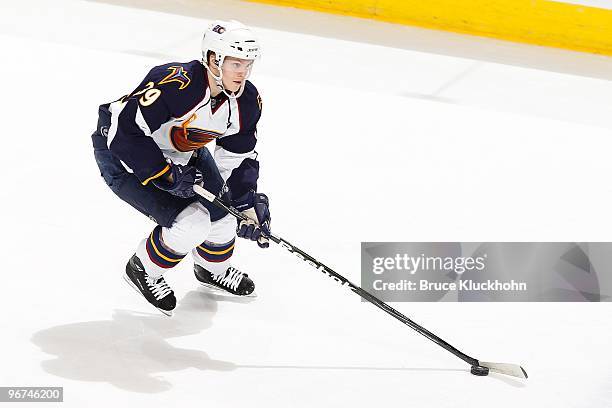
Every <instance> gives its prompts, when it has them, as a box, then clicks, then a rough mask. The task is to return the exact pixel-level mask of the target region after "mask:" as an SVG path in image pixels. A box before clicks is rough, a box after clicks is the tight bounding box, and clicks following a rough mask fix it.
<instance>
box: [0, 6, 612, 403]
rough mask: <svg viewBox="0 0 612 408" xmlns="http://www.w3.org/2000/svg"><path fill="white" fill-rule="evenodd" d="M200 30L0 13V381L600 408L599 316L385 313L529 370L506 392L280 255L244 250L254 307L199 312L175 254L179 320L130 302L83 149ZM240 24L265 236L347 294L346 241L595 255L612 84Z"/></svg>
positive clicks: (510, 308)
mask: <svg viewBox="0 0 612 408" xmlns="http://www.w3.org/2000/svg"><path fill="white" fill-rule="evenodd" d="M168 3H171V2H168ZM191 3H193V1H192V2H191ZM206 3H209V4H210V3H214V2H212V1H207V2H206ZM229 3H231V2H229V1H228V2H227V4H229ZM234 3H235V2H234ZM224 4H225V3H224ZM223 7H225V6H222V5H221V2H219V8H218V9H211V16H210V17H211V18H213V17H215V14H214V13H213V11H212V10H214V12H217V11H219V10H220V11H222V10H224V9H223ZM245 7H247V6H245ZM248 7H259V6H253V5H249V6H248ZM261 7H262V8H263V10H270V9H269V8H265V6H261ZM283 12H284V11H283ZM291 15H292V16H293V17H292V18H295V16H296V15H302V16H304V18H309V16H312V14H310V13H303V14H299V13H298V14H295V13H294V14H291ZM326 18H327V17H326ZM337 21H340V18H339V17H329V18H328V22H329V24H332V23H335V22H337ZM355 21H359V24H362V25H363V27H364V30H374V29H377V28H378V27H380V29H381V30H382V31H385V30H391V29H394V28H393V27H394V26H392V25H385V24H380V23H373V22H365V21H361V20H355ZM206 23H207V21H206V20H201V19H198V18H189V17H184V16H180V15H177V14H169V13H160V12H151V11H146V10H144V9H139V8H124V7H118V6H111V5H107V4H104V3H93V2H86V1H69V0H57V1H52V2H46V1H22V2H2V4H1V5H0V49H1V50H2V64H0V78H2V86H1V89H2V97H1V98H0V112H1V118H2V131H3V150H2V151H3V155H2V160H1V161H0V163H1V164H0V169H1V170H2V174H3V175H4V178H3V188H2V189H0V202H1V203H2V204H1V205H2V210H3V211H2V214H3V216H4V221H3V227H4V228H3V234H2V238H0V240H1V244H2V245H1V248H2V258H3V261H2V267H1V270H2V272H3V274H2V276H3V280H2V286H1V288H2V299H3V302H2V304H3V310H4V313H2V318H0V333H1V334H2V337H1V339H0V346H1V347H0V386H3V385H4V386H34V385H54V386H63V387H64V388H65V402H64V403H63V404H62V405H61V406H66V407H108V406H111V405H115V406H134V407H151V406H155V407H158V406H167V405H172V406H177V407H183V406H185V407H186V406H202V407H245V406H255V407H309V408H310V407H315V406H317V407H332V406H346V407H352V406H355V407H366V406H367V407H370V406H380V407H391V406H419V407H420V406H425V407H427V406H431V407H474V406H475V404H481V403H487V404H491V405H494V406H496V407H500V408H504V407H541V406H551V407H552V406H554V407H585V408H586V407H609V406H612V392H611V390H612V368H611V365H612V364H611V363H612V353H611V352H610V344H611V342H612V310H611V308H610V303H601V304H575V303H573V304H569V303H568V304H561V303H542V304H539V303H517V304H510V303H487V304H484V303H479V304H460V303H414V304H410V303H397V304H394V306H395V307H397V308H398V309H399V310H400V311H402V312H403V313H405V314H407V315H408V316H409V317H412V318H414V320H416V321H417V322H418V323H420V324H423V325H424V326H425V327H427V328H429V329H430V330H431V331H433V332H434V333H437V334H439V335H440V336H441V337H442V338H444V339H446V340H447V341H449V342H450V343H452V344H454V345H455V346H457V347H458V348H459V349H461V350H463V351H465V352H466V353H468V354H470V355H473V356H474V357H476V358H479V359H482V360H485V361H495V362H508V363H519V364H522V365H523V366H524V367H525V369H526V370H527V372H528V373H529V375H530V378H529V380H527V381H519V380H514V379H511V378H507V377H506V378H504V377H503V376H499V375H491V376H489V377H485V378H478V377H474V376H472V375H470V374H469V367H467V366H466V365H465V364H464V363H463V362H461V361H460V360H458V359H456V358H455V357H454V356H452V355H450V354H449V353H447V352H446V351H444V350H442V349H440V348H439V347H437V346H436V345H434V344H433V343H430V342H429V341H427V340H426V339H425V338H423V337H421V336H419V335H417V334H416V333H414V332H412V331H411V330H410V329H408V328H406V327H404V326H402V325H401V324H399V323H397V322H396V321H394V320H393V319H392V318H391V317H389V316H387V315H385V314H383V313H382V312H380V311H379V310H378V309H375V308H373V307H372V306H370V305H368V304H365V303H362V302H360V301H359V299H358V298H357V297H356V296H355V295H353V294H351V293H349V292H346V291H344V290H343V289H340V288H339V287H338V286H337V285H336V284H335V283H334V282H333V281H331V280H330V279H328V278H326V277H325V276H323V275H322V274H320V273H318V272H316V271H313V270H312V269H311V268H310V267H308V266H307V265H306V264H303V263H300V262H299V261H298V260H297V259H295V258H294V257H292V256H291V255H289V254H287V253H285V252H284V251H282V250H281V249H278V248H272V249H269V250H267V251H263V250H260V249H258V248H257V247H256V246H255V245H251V244H250V243H248V242H239V243H238V245H237V250H236V251H235V255H234V259H235V263H236V265H237V266H239V267H241V268H242V269H244V270H246V271H247V272H248V273H249V274H250V275H251V276H252V277H253V278H254V279H255V281H256V284H257V291H258V293H259V297H258V298H257V299H256V300H254V301H245V302H239V301H226V300H221V299H219V298H216V297H212V296H209V295H206V294H205V293H204V292H203V291H201V290H199V289H197V287H196V285H195V279H194V278H193V276H192V274H191V271H190V268H191V266H190V262H189V260H186V261H185V262H183V263H182V264H181V265H179V266H178V267H177V268H176V269H177V270H174V271H172V272H170V273H168V274H167V278H168V281H169V283H170V284H171V285H172V286H173V287H174V289H175V291H176V293H177V297H178V299H179V302H180V304H179V306H178V308H177V311H176V313H175V316H174V317H173V318H172V319H169V318H166V317H164V316H162V315H161V314H159V313H155V311H154V310H153V309H152V308H151V307H150V306H148V305H147V304H146V303H145V302H144V300H142V299H141V298H139V297H137V296H136V295H135V294H134V293H133V291H132V290H131V289H130V288H129V287H127V286H126V285H125V284H124V283H123V281H122V280H121V279H120V276H121V273H122V270H123V268H124V264H125V262H126V260H127V259H128V257H129V256H130V255H131V254H132V252H133V251H134V249H135V247H136V245H137V243H138V242H139V240H140V239H141V238H142V237H143V236H145V235H146V234H147V233H148V232H149V231H150V229H151V228H152V227H153V225H152V224H151V222H150V221H149V220H148V219H146V218H144V217H142V216H140V215H139V214H138V213H136V212H135V211H134V210H132V209H131V208H130V207H129V206H127V205H126V204H124V203H123V202H121V201H120V200H119V199H117V198H116V197H115V196H114V195H113V194H112V193H111V192H110V190H108V189H107V188H106V186H105V185H104V183H103V181H102V179H101V178H100V177H99V172H98V170H97V167H96V165H95V163H94V161H93V155H92V149H91V146H90V139H89V135H90V134H91V132H92V131H93V129H94V126H95V122H96V115H97V106H98V105H99V104H100V103H103V102H106V101H110V100H113V99H115V98H117V97H119V96H121V95H122V94H123V93H125V92H129V91H130V90H132V89H133V88H134V86H135V85H136V84H138V83H139V81H140V80H141V79H142V77H143V75H144V74H145V73H146V72H147V71H148V69H149V68H150V67H151V66H153V65H156V64H160V63H164V62H168V61H170V60H173V59H174V60H190V59H195V58H198V52H199V51H198V47H199V38H200V35H201V31H202V28H203V27H205V25H206ZM304 24H306V25H307V24H308V23H304V22H302V25H304ZM339 24H341V23H339ZM389 27H391V28H389ZM256 28H257V29H258V32H259V34H260V36H261V40H262V43H263V45H264V47H265V54H264V58H263V59H262V61H261V63H259V64H258V65H257V67H256V71H255V73H254V76H253V81H254V82H255V84H256V85H257V86H258V88H259V90H260V92H261V95H262V97H263V100H264V115H263V118H262V121H261V126H260V132H259V136H260V137H259V144H258V150H259V151H260V160H261V163H262V169H261V183H260V190H261V191H264V192H266V193H268V194H269V196H270V199H271V206H272V207H271V209H272V214H273V227H274V230H275V232H276V233H278V234H279V235H281V236H283V237H285V238H287V239H289V240H290V241H292V242H294V243H295V244H297V245H298V246H300V247H302V248H303V249H305V250H306V251H308V252H309V253H311V254H313V255H314V256H316V257H318V258H319V259H321V260H323V261H324V262H326V263H327V264H329V265H330V266H331V267H333V268H334V269H336V270H337V271H338V272H340V273H342V274H343V275H345V276H347V277H348V278H349V279H351V280H353V281H355V282H359V268H360V265H359V259H360V257H359V249H360V247H359V244H360V242H361V241H430V240H431V241H513V240H519V241H537V240H541V241H610V231H612V217H611V216H610V210H609V209H610V208H611V205H612V187H611V182H610V175H611V174H612V161H611V160H610V151H611V148H612V139H611V137H610V133H611V130H612V121H611V120H610V116H611V115H610V112H612V99H611V98H610V95H612V83H611V82H610V81H608V80H605V79H597V78H593V77H586V76H577V75H570V74H568V73H554V72H550V71H541V70H537V69H533V68H525V67H518V66H511V65H503V64H496V63H492V62H490V59H486V60H475V59H469V58H458V57H451V56H448V55H447V54H448V53H445V54H446V55H444V54H436V53H433V52H427V53H426V52H422V51H411V50H409V49H406V48H405V47H397V48H394V47H390V46H385V45H381V44H378V45H377V44H366V43H359V42H353V41H348V40H347V39H346V38H345V37H343V36H339V37H338V38H344V39H342V40H341V39H334V38H326V37H323V36H317V35H305V34H302V33H300V32H298V31H293V32H292V31H288V30H275V29H272V28H270V27H256ZM326 29H329V27H327V28H326ZM313 31H314V30H313ZM420 35H421V36H422V37H427V36H428V35H431V36H432V37H436V36H438V35H439V34H438V33H433V32H427V31H426V30H421V34H420ZM461 38H462V40H461V41H463V42H464V47H466V48H467V46H466V44H469V43H470V42H472V43H473V44H474V47H487V46H488V45H490V46H491V47H492V48H494V47H495V46H496V45H495V44H499V43H496V42H492V41H490V40H484V41H480V40H477V39H471V38H467V39H465V38H464V37H461ZM533 49H534V48H529V47H526V48H525V54H529V53H531V52H533ZM481 50H482V48H481ZM481 52H483V53H484V51H481ZM542 52H547V51H545V50H544V51H542ZM563 58H566V60H572V59H574V60H575V61H576V64H577V65H580V64H581V61H584V59H588V58H591V57H589V56H587V55H584V54H577V53H568V54H567V57H565V56H564V57H563ZM600 62H601V60H599V62H598V63H600ZM604 63H605V61H604ZM582 69H583V68H581V70H582ZM564 70H565V71H566V69H565V68H563V69H559V70H558V72H563V71H564ZM606 273H607V274H604V276H602V277H601V278H602V279H610V277H609V273H610V271H606ZM492 401H494V402H493V403H492ZM19 406H25V405H19Z"/></svg>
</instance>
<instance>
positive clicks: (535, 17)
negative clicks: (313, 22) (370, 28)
mask: <svg viewBox="0 0 612 408" xmlns="http://www.w3.org/2000/svg"><path fill="white" fill-rule="evenodd" d="M246 1H250V2H255V3H266V4H274V5H279V6H288V7H295V8H300V9H307V10H315V11H322V12H326V13H332V14H340V15H348V16H355V17H362V18H368V19H373V20H379V21H386V22H391V23H399V24H406V25H414V26H419V27H425V28H433V29H437V30H445V31H453V32H459V33H466V34H473V35H480V36H485V37H492V38H498V39H503V40H510V41H515V42H522V43H528V44H537V45H543V46H548V47H558V48H566V49H571V50H576V51H585V52H592V53H596V54H605V55H612V10H608V9H602V8H596V7H588V6H583V5H578V4H570V3H563V2H556V1H548V0H396V1H393V0H246Z"/></svg>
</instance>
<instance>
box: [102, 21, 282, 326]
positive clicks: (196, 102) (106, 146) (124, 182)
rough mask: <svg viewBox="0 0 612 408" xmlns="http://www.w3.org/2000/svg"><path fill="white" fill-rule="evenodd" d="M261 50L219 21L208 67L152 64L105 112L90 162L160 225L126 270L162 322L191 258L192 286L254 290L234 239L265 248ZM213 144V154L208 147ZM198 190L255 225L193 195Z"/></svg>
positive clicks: (205, 59) (238, 27)
mask: <svg viewBox="0 0 612 408" xmlns="http://www.w3.org/2000/svg"><path fill="white" fill-rule="evenodd" d="M259 55H260V46H259V43H258V41H257V39H256V38H255V37H254V36H253V34H252V32H251V30H250V29H249V28H247V27H245V26H244V25H242V24H240V23H238V22H236V21H229V22H225V21H216V22H214V23H213V24H211V25H210V26H209V27H208V29H207V30H206V32H205V33H204V37H203V40H202V60H201V61H198V60H194V61H191V62H186V63H178V62H174V63H169V64H165V65H160V66H157V67H154V68H153V69H152V70H151V71H150V72H149V73H148V74H147V76H146V77H145V78H144V80H143V81H142V82H141V83H140V85H139V86H138V87H137V88H136V89H135V90H134V91H133V92H132V93H130V94H128V95H125V96H123V97H122V98H120V99H118V100H116V101H114V102H112V103H108V104H104V105H101V106H100V109H99V119H98V126H97V129H96V132H94V134H93V135H92V140H93V145H94V155H95V159H96V162H97V164H98V167H99V168H100V172H101V175H102V177H103V178H104V180H105V181H106V183H107V184H108V186H109V187H110V188H111V190H112V191H113V192H114V193H115V194H116V195H117V196H119V197H120V198H121V199H122V200H124V201H125V202H127V203H128V204H130V205H131V206H133V207H134V208H136V209H137V210H138V211H140V212H141V213H143V214H145V215H147V216H148V217H150V218H151V219H153V220H154V221H155V222H156V223H157V224H158V225H157V226H156V227H155V228H154V229H153V231H151V232H150V233H149V234H148V235H147V237H146V238H144V239H143V240H142V241H141V242H140V244H139V245H138V247H137V249H136V252H135V254H134V255H133V256H132V257H131V258H130V260H129V261H128V263H127V265H126V273H125V276H124V278H125V280H126V281H127V282H128V283H129V284H130V285H131V286H132V287H133V288H134V289H136V290H137V291H138V292H139V293H141V294H142V296H144V298H145V299H146V300H147V301H148V302H149V303H151V304H152V305H153V306H155V307H157V308H158V309H159V310H160V311H161V312H163V313H165V314H166V315H172V310H173V309H174V307H175V306H176V297H175V296H174V292H173V291H172V289H171V288H170V287H169V286H168V284H167V283H166V281H165V280H164V278H163V274H164V272H166V271H168V270H169V269H172V268H173V267H175V266H176V265H177V264H178V263H179V262H180V261H181V260H182V259H183V258H184V257H185V256H186V255H187V253H189V252H191V254H192V256H193V259H194V263H195V265H194V273H195V277H196V279H197V280H198V281H199V282H200V283H201V284H203V285H205V286H208V287H211V288H214V289H216V290H222V291H225V292H227V293H230V294H232V295H237V296H248V295H251V294H252V293H253V290H254V288H255V285H254V283H253V281H252V280H251V279H250V278H249V276H248V275H247V274H246V273H243V272H242V271H240V270H239V269H237V268H235V267H234V266H232V265H230V259H231V256H232V253H233V250H234V241H235V237H236V235H238V236H239V237H241V238H246V239H249V240H253V241H256V242H257V243H258V245H259V246H260V247H262V248H265V247H267V246H269V242H268V240H267V239H266V238H265V235H266V234H269V233H270V211H269V208H268V206H269V205H268V198H267V197H266V195H265V194H261V193H259V192H257V179H258V173H259V162H258V161H257V153H256V152H255V150H254V149H255V144H256V142H257V139H256V127H257V122H258V121H259V118H260V116H261V99H260V97H259V94H258V92H257V89H256V88H255V86H253V84H252V83H251V82H249V81H248V80H247V78H248V77H249V74H250V73H251V70H252V68H253V64H254V62H255V61H256V60H257V59H258V58H259ZM213 140H214V141H216V146H215V149H214V155H211V153H210V152H209V150H208V148H207V147H205V145H206V144H208V143H209V142H211V141H213ZM196 183H199V184H201V185H203V187H204V188H206V189H207V190H208V191H210V192H211V193H213V194H216V195H217V196H218V197H220V198H222V199H224V200H226V201H230V202H231V203H232V205H233V206H234V207H236V208H237V209H239V210H241V211H243V212H244V213H245V214H246V215H247V216H248V217H249V218H250V219H251V221H249V222H244V221H242V222H241V223H240V224H239V225H237V223H236V219H235V218H234V217H232V216H231V215H230V214H227V213H226V212H224V211H223V210H220V209H219V208H217V207H215V206H214V205H212V204H211V203H210V202H208V201H206V200H205V199H202V198H200V197H199V196H197V195H196V194H195V193H194V191H193V185H194V184H196Z"/></svg>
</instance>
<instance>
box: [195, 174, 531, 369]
mask: <svg viewBox="0 0 612 408" xmlns="http://www.w3.org/2000/svg"><path fill="white" fill-rule="evenodd" d="M193 190H194V191H195V192H196V193H197V194H198V195H200V196H202V197H203V198H205V199H206V200H208V201H210V202H211V203H213V204H215V205H216V206H218V207H220V208H222V209H224V210H225V211H227V212H229V213H230V214H232V215H233V216H234V217H236V218H237V219H239V220H242V221H247V220H249V218H248V217H247V216H245V215H244V214H242V213H240V212H238V210H236V209H235V208H234V207H232V206H229V205H227V204H225V203H224V202H223V201H221V200H219V199H218V198H217V197H216V196H215V195H214V194H212V193H210V192H209V191H207V190H206V189H204V188H203V187H202V186H200V185H194V186H193ZM267 238H268V239H270V241H272V242H274V243H276V244H278V245H280V246H281V247H283V248H285V249H286V250H287V251H289V252H291V253H292V254H294V255H295V256H297V257H298V258H300V259H301V260H303V261H306V262H307V263H308V264H309V265H311V266H312V267H313V268H315V269H317V270H319V271H320V272H323V273H325V274H326V275H328V276H329V277H331V278H333V279H334V280H335V281H337V282H338V283H340V285H341V286H346V287H348V288H349V289H350V290H351V291H353V292H354V293H356V294H357V295H359V296H361V297H362V298H363V299H365V300H367V301H368V302H370V303H372V304H373V305H374V306H376V307H378V308H379V309H382V310H383V311H385V312H387V313H388V314H390V315H391V316H393V317H395V318H396V319H397V320H399V321H400V322H402V323H404V324H405V325H406V326H409V327H411V328H412V329H414V330H416V331H417V332H419V333H420V334H422V335H423V336H425V337H427V338H428V339H429V340H431V341H433V342H434V343H436V344H437V345H439V346H440V347H442V348H444V349H446V350H448V351H450V352H451V353H453V354H454V355H455V356H457V357H459V358H460V359H461V360H463V361H465V362H466V363H468V364H470V365H471V366H472V367H471V369H470V372H471V373H472V374H474V375H479V376H485V375H488V374H489V371H492V372H496V373H500V374H506V375H511V376H513V377H519V378H527V372H526V371H525V370H524V369H523V367H521V366H519V365H516V364H506V363H489V362H485V361H479V360H477V359H475V358H473V357H470V356H468V355H467V354H465V353H462V352H461V351H459V350H457V349H456V348H455V347H453V346H451V345H450V344H449V343H447V342H446V341H444V340H442V339H441V338H440V337H438V336H436V335H435V334H433V333H432V332H430V331H429V330H427V329H425V328H424V327H422V326H420V325H419V324H417V323H415V322H413V321H412V320H410V319H409V318H408V317H406V316H404V315H403V314H402V313H400V312H398V311H397V310H395V309H394V308H392V307H391V306H389V305H388V304H386V303H385V302H383V301H382V300H380V299H378V298H377V297H375V296H373V295H371V294H370V293H368V292H366V291H365V290H363V289H362V288H361V287H359V286H357V285H355V284H354V283H352V282H350V281H349V280H348V279H346V278H345V277H344V276H342V275H340V274H339V273H337V272H335V271H334V270H333V269H331V268H330V267H328V266H326V265H325V264H323V263H322V262H319V261H317V260H316V259H315V258H313V257H312V256H310V255H308V254H307V253H306V252H304V251H302V250H301V249H299V248H298V247H296V246H295V245H292V244H290V243H289V242H288V241H286V240H284V239H282V238H281V237H278V236H276V235H274V234H270V235H269V236H267Z"/></svg>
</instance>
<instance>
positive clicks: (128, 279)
mask: <svg viewBox="0 0 612 408" xmlns="http://www.w3.org/2000/svg"><path fill="white" fill-rule="evenodd" d="M123 280H124V281H125V282H126V283H127V284H128V285H130V287H131V288H132V289H134V290H135V291H136V293H138V294H139V295H140V297H142V298H143V299H144V300H145V302H147V304H148V305H150V306H153V305H152V304H150V303H149V301H148V300H147V298H145V297H144V296H143V295H142V293H140V290H138V287H136V285H134V282H132V280H131V279H130V277H129V276H127V275H126V274H123ZM153 307H155V306H153ZM155 308H156V309H157V310H159V311H160V312H162V313H163V314H164V315H166V316H169V317H172V314H173V313H172V310H164V309H160V308H159V307H155Z"/></svg>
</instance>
